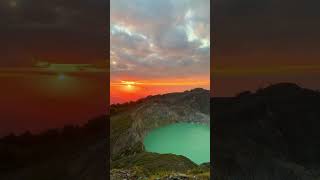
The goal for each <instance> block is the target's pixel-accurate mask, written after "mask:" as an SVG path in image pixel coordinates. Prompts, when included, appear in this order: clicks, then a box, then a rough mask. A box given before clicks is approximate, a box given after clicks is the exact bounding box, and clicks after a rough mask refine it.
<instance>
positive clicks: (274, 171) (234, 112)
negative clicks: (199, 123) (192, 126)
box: [211, 83, 320, 180]
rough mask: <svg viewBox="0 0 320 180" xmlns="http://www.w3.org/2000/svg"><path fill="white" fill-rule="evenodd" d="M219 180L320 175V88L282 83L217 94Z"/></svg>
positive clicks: (214, 110) (273, 179) (215, 127)
mask: <svg viewBox="0 0 320 180" xmlns="http://www.w3.org/2000/svg"><path fill="white" fill-rule="evenodd" d="M211 113H212V117H213V121H212V127H213V129H212V130H211V131H212V132H211V133H212V136H213V137H214V138H213V141H212V147H213V148H212V156H213V157H212V159H213V164H214V165H213V176H214V178H215V179H216V180H222V179H223V180H224V179H226V180H229V179H244V180H246V179H250V180H251V179H252V180H256V179H257V180H261V179H263V180H264V179H265V180H269V179H270V180H283V179H284V180H287V179H288V180H295V179H299V180H300V179H301V180H314V179H319V177H320V141H319V138H320V131H319V128H320V93H319V92H318V91H313V90H308V89H304V88H301V87H299V86H297V85H295V84H290V83H280V84H275V85H271V86H269V87H267V88H264V89H260V90H258V91H257V92H254V93H251V92H243V93H240V94H239V95H238V96H237V97H233V98H212V99H211Z"/></svg>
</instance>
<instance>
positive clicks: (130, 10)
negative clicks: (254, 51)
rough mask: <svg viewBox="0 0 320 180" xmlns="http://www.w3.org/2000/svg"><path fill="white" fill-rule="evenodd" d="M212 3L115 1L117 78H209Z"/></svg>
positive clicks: (113, 41) (203, 0)
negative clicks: (210, 4)
mask: <svg viewBox="0 0 320 180" xmlns="http://www.w3.org/2000/svg"><path fill="white" fill-rule="evenodd" d="M209 3H210V1H209V0H201V1H197V3H195V2H194V1H189V0H183V1H173V0H161V1H149V0H132V1H130V3H128V1H124V0H119V1H118V0H112V1H111V47H110V49H111V54H112V55H111V78H112V79H117V78H120V77H131V78H136V79H139V78H140V79H141V78H147V79H152V78H162V77H170V76H172V77H190V76H201V77H206V78H208V79H209V71H210V68H209V64H210V62H209V61H210V16H209V14H210V9H209V7H210V6H209Z"/></svg>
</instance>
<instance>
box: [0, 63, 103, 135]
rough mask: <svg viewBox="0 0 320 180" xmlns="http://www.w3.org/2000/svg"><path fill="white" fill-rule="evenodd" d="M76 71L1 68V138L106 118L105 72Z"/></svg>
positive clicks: (68, 67) (71, 69)
mask: <svg viewBox="0 0 320 180" xmlns="http://www.w3.org/2000/svg"><path fill="white" fill-rule="evenodd" d="M61 66H64V65H63V64H62V65H61ZM72 67H73V68H72ZM76 67H77V65H72V64H71V65H70V64H69V65H68V66H66V67H65V68H61V67H60V70H59V69H54V68H51V70H48V68H39V67H25V68H0V84H1V93H2V94H3V95H2V96H1V103H0V109H1V113H0V120H1V127H0V136H2V135H5V134H8V133H12V132H15V133H22V132H24V131H26V130H29V131H32V132H40V131H43V130H45V129H48V128H57V127H63V126H64V125H66V124H82V123H85V122H87V121H88V120H90V119H92V118H95V117H98V116H101V115H104V114H106V111H107V102H108V101H107V98H108V97H107V86H106V81H107V79H106V77H107V76H106V69H102V68H100V69H99V68H98V69H97V68H94V66H93V67H88V68H86V69H81V71H77V68H76ZM98 70H99V71H98Z"/></svg>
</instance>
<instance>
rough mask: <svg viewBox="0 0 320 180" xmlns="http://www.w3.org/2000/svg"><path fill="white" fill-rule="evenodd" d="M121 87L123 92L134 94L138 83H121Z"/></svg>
mask: <svg viewBox="0 0 320 180" xmlns="http://www.w3.org/2000/svg"><path fill="white" fill-rule="evenodd" d="M120 84H121V86H122V89H123V90H124V91H127V92H134V91H136V90H137V89H138V87H137V85H138V84H139V83H138V82H135V81H121V83H120Z"/></svg>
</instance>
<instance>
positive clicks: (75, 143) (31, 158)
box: [0, 116, 107, 180]
mask: <svg viewBox="0 0 320 180" xmlns="http://www.w3.org/2000/svg"><path fill="white" fill-rule="evenodd" d="M106 118H107V117H106V116H101V117H99V118H96V119H93V120H90V121H89V122H88V123H87V124H85V125H84V126H81V127H79V126H65V127H64V128H62V129H51V130H48V131H46V132H44V133H41V134H36V135H33V134H31V133H30V132H26V133H24V134H22V135H19V136H15V135H9V136H6V137H3V138H1V139H0V159H1V161H0V179H2V180H6V179H8V180H20V179H27V180H28V179H30V180H31V179H32V180H36V179H46V180H50V179H52V180H56V179H61V180H63V179H68V180H73V179H74V180H76V179H77V180H78V179H80V180H81V179H83V180H85V179H88V180H89V179H105V177H106V171H105V169H106V160H105V159H104V158H103V157H105V156H106V152H107V149H106V148H107V141H106V139H107V134H106V128H107V126H106V122H107V119H106Z"/></svg>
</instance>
